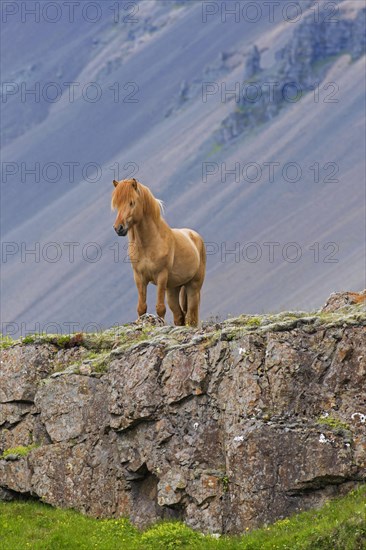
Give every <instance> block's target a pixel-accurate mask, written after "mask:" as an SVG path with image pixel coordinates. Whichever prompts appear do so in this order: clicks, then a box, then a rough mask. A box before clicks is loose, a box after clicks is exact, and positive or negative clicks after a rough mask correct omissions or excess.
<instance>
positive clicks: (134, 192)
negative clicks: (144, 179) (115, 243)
mask: <svg viewBox="0 0 366 550" xmlns="http://www.w3.org/2000/svg"><path fill="white" fill-rule="evenodd" d="M113 185H114V191H113V194H112V203H111V205H112V209H113V210H117V217H116V221H115V222H114V224H113V227H114V230H115V232H116V233H117V235H118V236H119V237H125V236H126V235H127V232H128V230H129V229H131V227H132V226H133V225H134V224H135V223H137V222H138V221H139V220H140V219H141V217H142V214H143V212H142V210H143V209H142V205H141V201H140V200H139V199H140V194H141V193H140V190H139V183H138V182H137V181H136V180H135V178H132V179H128V180H121V181H116V180H113Z"/></svg>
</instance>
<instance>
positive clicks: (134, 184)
mask: <svg viewBox="0 0 366 550" xmlns="http://www.w3.org/2000/svg"><path fill="white" fill-rule="evenodd" d="M132 187H133V188H134V189H135V190H136V191H137V180H136V179H135V178H132Z"/></svg>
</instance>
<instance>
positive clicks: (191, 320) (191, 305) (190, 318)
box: [186, 282, 202, 327]
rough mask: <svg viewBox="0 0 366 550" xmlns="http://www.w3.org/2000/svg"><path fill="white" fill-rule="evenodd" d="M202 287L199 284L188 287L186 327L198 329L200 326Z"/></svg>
mask: <svg viewBox="0 0 366 550" xmlns="http://www.w3.org/2000/svg"><path fill="white" fill-rule="evenodd" d="M201 286H202V285H200V284H198V283H192V282H191V283H190V284H188V285H186V290H187V315H186V325H191V326H193V327H196V326H197V325H198V310H199V307H200V293H201Z"/></svg>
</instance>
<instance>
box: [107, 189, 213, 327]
mask: <svg viewBox="0 0 366 550" xmlns="http://www.w3.org/2000/svg"><path fill="white" fill-rule="evenodd" d="M113 185H114V187H115V189H114V191H113V194H112V209H117V210H118V214H117V218H116V221H115V223H114V226H113V227H114V229H115V231H116V233H117V235H119V236H121V237H124V236H125V235H128V240H129V245H128V252H129V256H130V260H131V263H132V268H133V275H134V279H135V283H136V286H137V290H138V295H139V299H138V304H137V313H138V315H139V316H141V315H143V314H144V313H146V310H147V304H146V288H147V285H148V284H149V283H150V282H151V283H153V284H154V285H156V286H157V287H158V289H157V301H156V313H157V314H158V316H159V317H162V318H163V319H164V316H165V312H166V307H165V293H166V295H167V298H168V305H169V307H170V309H171V310H172V312H173V315H174V323H175V324H176V325H185V324H187V325H192V326H196V325H197V324H198V309H199V304H200V292H201V287H202V284H203V280H204V277H205V270H206V250H205V245H204V242H203V240H202V237H201V236H200V235H199V234H198V233H196V232H195V231H193V230H192V229H172V228H171V227H169V225H168V224H167V223H166V221H165V220H164V219H163V218H162V216H161V212H162V202H161V201H159V200H158V199H156V198H155V197H154V195H153V194H152V193H151V191H150V190H149V188H148V187H146V186H145V185H142V183H140V182H138V181H136V180H135V178H132V179H127V180H122V181H119V182H118V181H116V180H113Z"/></svg>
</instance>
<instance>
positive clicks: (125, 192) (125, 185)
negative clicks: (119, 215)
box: [111, 179, 164, 221]
mask: <svg viewBox="0 0 366 550" xmlns="http://www.w3.org/2000/svg"><path fill="white" fill-rule="evenodd" d="M133 181H134V180H132V179H129V180H123V181H120V182H119V184H118V185H117V187H116V188H115V190H114V191H113V194H112V202H111V207H112V210H115V209H118V208H119V207H120V206H122V204H123V203H126V202H129V201H131V200H135V199H136V193H137V194H138V195H139V196H140V197H141V200H142V204H143V211H144V214H145V215H150V216H152V218H153V219H154V220H155V221H158V220H159V219H160V218H161V215H162V213H163V212H164V203H163V201H161V200H160V199H156V198H155V197H154V195H153V194H152V192H151V191H150V189H149V188H148V187H146V185H143V184H142V183H140V182H137V191H136V190H135V189H134V187H133V185H132V183H133Z"/></svg>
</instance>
